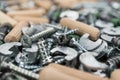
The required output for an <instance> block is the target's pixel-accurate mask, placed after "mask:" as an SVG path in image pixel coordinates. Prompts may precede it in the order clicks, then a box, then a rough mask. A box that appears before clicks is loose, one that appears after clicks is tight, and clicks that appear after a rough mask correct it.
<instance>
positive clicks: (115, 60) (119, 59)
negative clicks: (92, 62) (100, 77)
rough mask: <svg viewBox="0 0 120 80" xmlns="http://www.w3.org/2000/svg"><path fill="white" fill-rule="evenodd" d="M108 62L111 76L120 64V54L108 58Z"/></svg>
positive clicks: (108, 71)
mask: <svg viewBox="0 0 120 80" xmlns="http://www.w3.org/2000/svg"><path fill="white" fill-rule="evenodd" d="M106 64H107V65H108V68H107V69H106V71H107V75H108V77H110V74H111V72H112V71H113V70H114V69H116V68H117V67H119V66H120V55H118V56H115V57H112V58H110V59H108V60H107V62H106Z"/></svg>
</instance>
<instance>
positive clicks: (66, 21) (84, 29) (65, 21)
mask: <svg viewBox="0 0 120 80" xmlns="http://www.w3.org/2000/svg"><path fill="white" fill-rule="evenodd" d="M60 24H61V25H63V26H66V27H68V28H70V29H77V33H78V34H80V35H83V34H85V33H88V34H90V39H91V40H97V39H98V38H99V35H100V31H99V30H98V29H97V28H95V27H92V26H90V25H87V24H85V23H82V22H79V21H75V20H73V19H70V18H62V19H61V20H60Z"/></svg>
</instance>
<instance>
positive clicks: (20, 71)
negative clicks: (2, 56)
mask: <svg viewBox="0 0 120 80" xmlns="http://www.w3.org/2000/svg"><path fill="white" fill-rule="evenodd" d="M1 65H2V67H9V68H10V69H12V70H14V71H16V72H19V73H21V74H24V75H26V76H29V77H32V78H34V79H39V75H38V74H36V73H33V72H32V71H28V70H25V69H23V68H21V67H18V66H16V65H14V64H12V63H11V62H10V63H7V62H5V61H3V62H2V64H1Z"/></svg>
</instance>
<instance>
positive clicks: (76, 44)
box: [70, 38, 88, 52]
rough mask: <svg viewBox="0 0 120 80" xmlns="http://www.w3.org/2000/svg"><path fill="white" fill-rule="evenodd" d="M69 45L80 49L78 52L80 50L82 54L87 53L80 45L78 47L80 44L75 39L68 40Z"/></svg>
mask: <svg viewBox="0 0 120 80" xmlns="http://www.w3.org/2000/svg"><path fill="white" fill-rule="evenodd" d="M70 44H72V45H75V46H76V47H77V48H78V49H80V50H82V51H84V52H88V51H87V50H86V49H85V48H84V47H83V46H82V45H80V44H79V43H78V42H77V41H76V40H75V38H72V39H71V40H70Z"/></svg>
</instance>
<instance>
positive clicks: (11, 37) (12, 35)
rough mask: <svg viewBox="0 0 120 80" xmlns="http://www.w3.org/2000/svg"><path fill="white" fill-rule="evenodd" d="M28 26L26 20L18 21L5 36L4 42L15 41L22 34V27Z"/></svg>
mask: <svg viewBox="0 0 120 80" xmlns="http://www.w3.org/2000/svg"><path fill="white" fill-rule="evenodd" d="M23 27H28V23H27V22H26V21H21V22H19V23H18V24H17V25H16V26H15V27H14V28H13V29H12V30H11V31H10V32H9V33H8V34H7V35H6V36H5V39H4V42H17V41H19V40H20V38H21V36H22V28H23Z"/></svg>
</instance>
